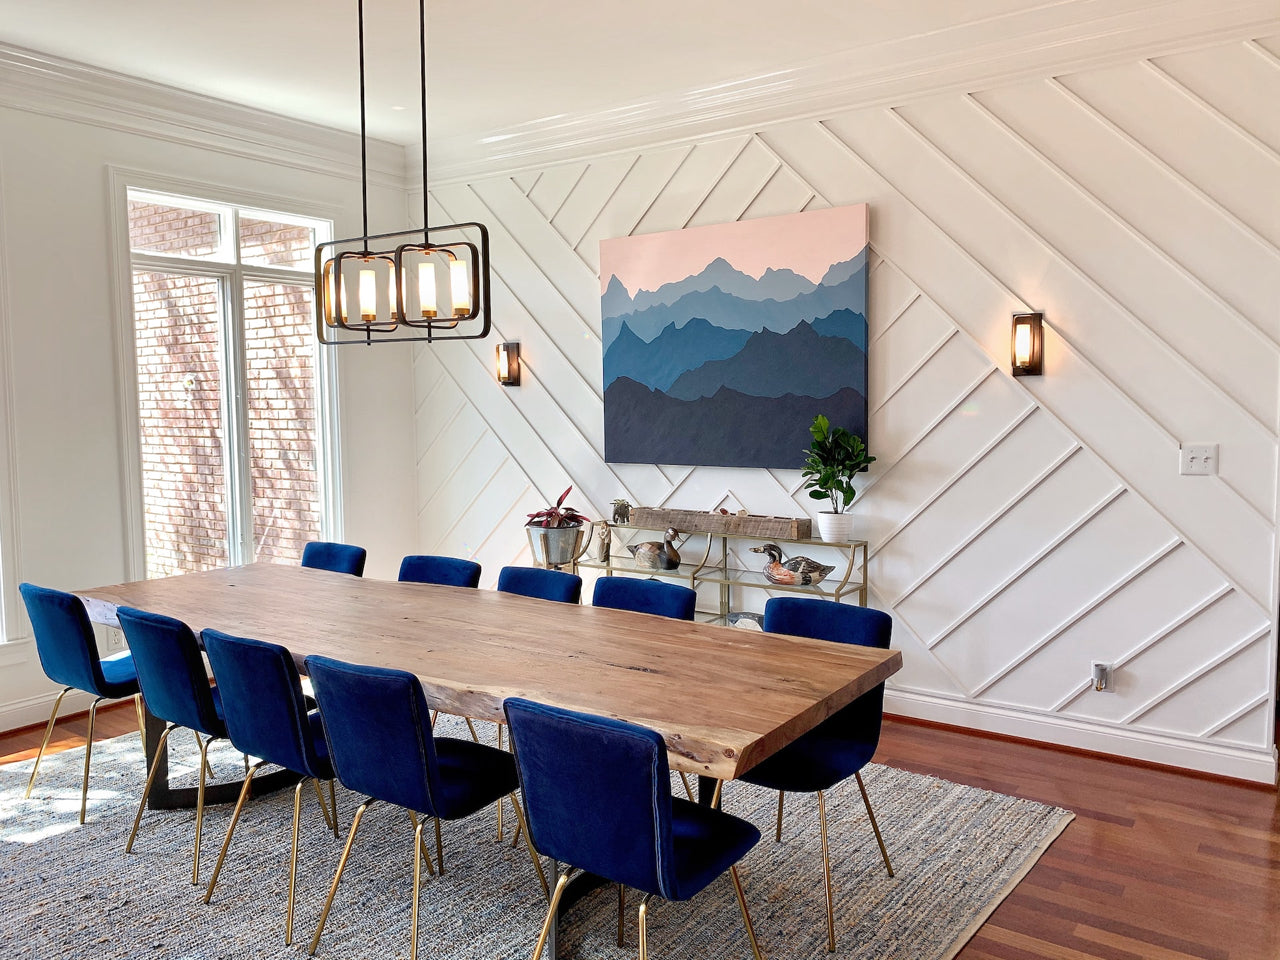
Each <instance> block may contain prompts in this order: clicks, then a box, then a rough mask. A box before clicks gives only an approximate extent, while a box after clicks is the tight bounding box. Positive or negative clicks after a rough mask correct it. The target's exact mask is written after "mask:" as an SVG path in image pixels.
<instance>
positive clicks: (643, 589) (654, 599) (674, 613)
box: [591, 577, 698, 620]
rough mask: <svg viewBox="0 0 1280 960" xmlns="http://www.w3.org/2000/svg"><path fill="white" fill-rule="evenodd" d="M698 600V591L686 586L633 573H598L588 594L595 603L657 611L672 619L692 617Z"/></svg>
mask: <svg viewBox="0 0 1280 960" xmlns="http://www.w3.org/2000/svg"><path fill="white" fill-rule="evenodd" d="M697 602H698V594H697V593H695V592H694V591H693V590H692V589H690V588H689V587H684V586H681V585H680V584H678V583H664V582H663V581H661V580H638V579H636V578H635V577H601V578H600V579H599V580H597V581H596V588H595V593H594V595H593V596H592V598H591V605H592V606H595V607H613V608H614V609H616V610H635V611H636V612H638V613H656V614H657V615H658V616H660V617H670V618H671V619H672V620H692V619H693V608H694V606H695V605H696V604H697Z"/></svg>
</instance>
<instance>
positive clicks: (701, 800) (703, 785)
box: [698, 774, 720, 807]
mask: <svg viewBox="0 0 1280 960" xmlns="http://www.w3.org/2000/svg"><path fill="white" fill-rule="evenodd" d="M719 782H720V781H719V780H717V779H716V778H715V777H704V776H703V775H702V774H698V804H699V805H700V806H703V807H709V806H711V798H712V797H714V796H715V795H716V784H717V783H719Z"/></svg>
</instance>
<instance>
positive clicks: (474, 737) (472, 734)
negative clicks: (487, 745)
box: [462, 717, 480, 743]
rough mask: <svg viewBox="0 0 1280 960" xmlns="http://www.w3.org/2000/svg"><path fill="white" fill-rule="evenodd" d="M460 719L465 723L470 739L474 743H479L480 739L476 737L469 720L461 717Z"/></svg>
mask: <svg viewBox="0 0 1280 960" xmlns="http://www.w3.org/2000/svg"><path fill="white" fill-rule="evenodd" d="M462 719H463V720H465V721H467V729H468V730H470V731H471V739H472V740H474V741H475V742H476V743H479V742H480V738H479V737H478V736H476V728H475V727H474V726H473V725H472V723H471V718H470V717H463V718H462Z"/></svg>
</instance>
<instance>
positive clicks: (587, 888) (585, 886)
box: [542, 860, 613, 960]
mask: <svg viewBox="0 0 1280 960" xmlns="http://www.w3.org/2000/svg"><path fill="white" fill-rule="evenodd" d="M562 867H563V868H564V869H565V870H568V869H569V868H568V867H566V866H565V865H564V864H561V863H559V862H558V861H554V860H553V861H552V862H551V869H552V872H551V875H550V876H549V877H547V882H548V883H549V884H550V886H551V888H552V889H555V885H556V882H557V881H558V880H559V879H560V874H561V872H562V871H561V868H562ZM608 886H613V884H612V883H610V881H608V880H606V879H605V878H604V877H601V876H598V875H597V874H594V873H587V872H586V871H585V870H583V871H579V872H578V873H577V874H575V875H574V877H573V879H572V880H570V881H569V882H568V883H567V884H565V888H564V893H562V894H561V895H560V905H559V906H558V907H557V908H556V912H555V913H554V914H552V916H551V923H550V925H549V926H548V928H547V942H546V944H545V945H544V946H543V953H542V956H543V958H544V960H555V956H556V933H557V932H558V927H559V926H560V918H561V917H562V916H564V913H565V911H566V910H568V909H569V908H570V907H572V906H574V905H575V904H577V903H578V902H579V901H581V900H583V899H584V898H585V897H586V896H587V895H588V894H590V893H593V892H594V891H596V890H599V889H600V888H601V887H608Z"/></svg>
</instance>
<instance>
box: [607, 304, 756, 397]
mask: <svg viewBox="0 0 1280 960" xmlns="http://www.w3.org/2000/svg"><path fill="white" fill-rule="evenodd" d="M751 337H752V333H751V331H749V330H726V329H724V327H717V326H715V325H714V324H711V323H708V322H707V321H706V320H704V319H703V318H702V317H694V318H693V319H692V320H690V321H689V322H688V323H686V324H685V325H684V326H683V327H674V326H672V327H667V329H665V330H663V331H662V333H660V334H658V336H657V337H656V338H655V339H654V341H653V342H652V343H645V342H644V341H643V340H641V339H640V338H639V337H637V336H636V335H635V334H634V333H632V332H631V328H630V327H628V326H627V325H626V323H623V325H622V332H621V333H619V334H618V336H617V337H616V338H615V339H614V341H613V343H611V344H610V345H609V349H608V351H606V353H605V357H604V369H605V375H606V376H607V377H608V378H609V383H612V382H613V381H614V380H616V379H617V378H618V377H630V378H631V379H632V380H635V381H636V382H638V383H643V384H644V385H645V386H647V387H654V388H656V389H658V390H666V389H667V388H669V387H670V386H671V384H673V383H675V381H676V378H677V377H679V376H680V375H681V374H684V373H685V372H686V371H688V370H690V369H692V368H694V367H699V366H701V365H702V364H704V363H706V362H707V361H708V360H722V359H724V358H725V357H731V356H733V355H734V354H735V353H737V352H738V351H739V350H741V349H742V347H743V345H744V344H746V342H747V341H748V340H749V339H750V338H751ZM605 386H608V383H606V384H605Z"/></svg>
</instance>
